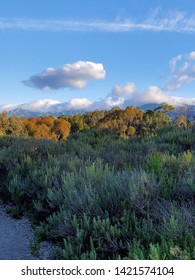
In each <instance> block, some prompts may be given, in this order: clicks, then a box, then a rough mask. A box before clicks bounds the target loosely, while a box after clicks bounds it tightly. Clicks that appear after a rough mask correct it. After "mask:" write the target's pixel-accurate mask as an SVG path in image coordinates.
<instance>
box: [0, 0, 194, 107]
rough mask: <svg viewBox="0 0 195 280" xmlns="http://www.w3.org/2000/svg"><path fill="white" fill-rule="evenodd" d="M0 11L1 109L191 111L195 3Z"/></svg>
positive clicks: (11, 5) (40, 1) (44, 0)
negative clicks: (146, 106) (156, 107)
mask: <svg viewBox="0 0 195 280" xmlns="http://www.w3.org/2000/svg"><path fill="white" fill-rule="evenodd" d="M0 7H1V8H0V38H1V43H0V65H1V68H0V96H1V99H0V105H1V107H0V109H1V108H5V107H3V106H2V104H22V103H30V104H31V103H32V102H33V101H36V102H34V103H32V104H34V105H33V106H38V107H39V106H46V104H47V105H48V104H51V105H52V104H60V103H63V104H65V105H66V106H67V108H77V107H78V108H82V107H83V108H92V109H93V108H101V107H106V106H110V107H112V106H115V105H120V106H125V105H131V104H132V105H134V104H135V105H137V104H138V105H139V104H143V103H149V102H158V103H160V102H169V103H173V104H178V102H186V103H189V104H195V5H194V1H192V0H185V1H183V0H171V1H170V0H167V1H166V0H164V1H163V0H161V1H160V0H136V1H130V0H120V1H119V0H112V1H111V0H98V1H97V0H71V1H69V0H28V1H26V0H17V1H14V0H5V1H3V0H0ZM44 100H45V101H44ZM53 100H54V101H53ZM44 102H46V103H44ZM29 106H30V105H29ZM48 106H49V105H48ZM68 106H69V107H68ZM71 106H72V107H71ZM33 108H34V107H33Z"/></svg>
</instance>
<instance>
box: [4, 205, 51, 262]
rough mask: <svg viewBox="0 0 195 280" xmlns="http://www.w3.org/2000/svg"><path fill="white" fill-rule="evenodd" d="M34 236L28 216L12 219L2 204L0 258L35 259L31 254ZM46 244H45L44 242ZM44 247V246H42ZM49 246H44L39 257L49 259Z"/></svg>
mask: <svg viewBox="0 0 195 280" xmlns="http://www.w3.org/2000/svg"><path fill="white" fill-rule="evenodd" d="M33 239H34V236H33V232H32V228H31V225H30V222H29V221H28V219H27V218H22V219H20V220H15V219H12V218H11V217H10V216H9V215H7V214H6V212H5V209H4V207H3V206H0V260H35V259H37V258H36V257H34V256H33V255H32V254H31V244H32V242H33ZM44 245H45V244H44ZM42 247H44V246H42ZM48 250H50V248H49V249H48V246H47V245H46V246H45V248H42V249H41V251H42V255H41V257H40V258H38V259H48V258H49V257H48V255H49V251H48Z"/></svg>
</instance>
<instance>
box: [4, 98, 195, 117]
mask: <svg viewBox="0 0 195 280" xmlns="http://www.w3.org/2000/svg"><path fill="white" fill-rule="evenodd" d="M31 104H33V106H31ZM129 105H130V104H129ZM159 106H160V104H157V103H149V104H144V105H142V106H139V108H140V109H141V110H143V111H147V110H154V109H155V108H157V107H159ZM133 107H136V106H133ZM104 109H108V110H109V109H111V108H102V110H104ZM95 110H97V109H95V108H94V110H93V109H91V108H90V109H89V108H85V109H84V108H83V109H76V108H75V109H74V108H68V107H67V104H66V103H57V102H53V103H49V102H48V101H47V104H46V106H44V104H43V105H42V106H37V107H36V102H32V103H24V104H21V105H9V106H0V112H2V111H7V112H8V115H9V116H12V115H16V116H18V117H26V118H30V117H37V116H48V115H52V116H55V117H59V116H61V115H67V116H70V115H74V114H85V113H87V112H89V111H95ZM169 115H170V117H171V118H173V119H174V118H176V117H178V116H180V115H185V116H186V117H187V119H189V120H191V121H192V120H193V118H194V117H195V105H188V104H182V105H180V106H175V110H174V111H173V112H171V113H169Z"/></svg>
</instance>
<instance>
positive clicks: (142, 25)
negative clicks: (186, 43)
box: [0, 11, 195, 33]
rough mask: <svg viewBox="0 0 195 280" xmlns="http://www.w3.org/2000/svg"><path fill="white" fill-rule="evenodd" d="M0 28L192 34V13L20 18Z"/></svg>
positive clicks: (194, 17) (194, 16) (0, 21)
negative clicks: (139, 17) (142, 16)
mask: <svg viewBox="0 0 195 280" xmlns="http://www.w3.org/2000/svg"><path fill="white" fill-rule="evenodd" d="M0 29H18V30H36V31H83V32H87V31H102V32H132V31H156V32H161V31H169V32H179V33H195V14H192V15H189V14H187V13H185V12H181V11H169V12H167V13H162V12H160V11H157V12H155V13H153V14H152V15H150V16H149V17H146V18H145V19H143V20H142V21H136V20H133V19H131V18H126V19H117V20H115V21H101V20H94V21H78V20H36V19H22V18H11V19H9V18H0Z"/></svg>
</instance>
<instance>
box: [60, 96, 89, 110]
mask: <svg viewBox="0 0 195 280" xmlns="http://www.w3.org/2000/svg"><path fill="white" fill-rule="evenodd" d="M92 104H93V102H92V101H90V100H88V99H87V98H74V99H71V100H70V101H69V102H67V104H66V105H65V107H66V109H68V110H84V109H88V108H90V106H91V105H92Z"/></svg>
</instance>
